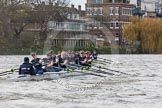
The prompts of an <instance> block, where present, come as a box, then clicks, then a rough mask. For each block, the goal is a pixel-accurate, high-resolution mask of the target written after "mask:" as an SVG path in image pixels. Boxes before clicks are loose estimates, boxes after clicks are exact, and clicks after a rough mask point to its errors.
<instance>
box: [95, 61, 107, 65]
mask: <svg viewBox="0 0 162 108" xmlns="http://www.w3.org/2000/svg"><path fill="white" fill-rule="evenodd" d="M97 63H100V64H103V65H106V63H103V62H99V61H93V62H92V64H97Z"/></svg>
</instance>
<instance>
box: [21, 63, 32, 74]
mask: <svg viewBox="0 0 162 108" xmlns="http://www.w3.org/2000/svg"><path fill="white" fill-rule="evenodd" d="M19 74H20V75H21V74H29V75H35V72H34V68H33V65H32V64H30V63H23V64H22V65H21V66H20V68H19Z"/></svg>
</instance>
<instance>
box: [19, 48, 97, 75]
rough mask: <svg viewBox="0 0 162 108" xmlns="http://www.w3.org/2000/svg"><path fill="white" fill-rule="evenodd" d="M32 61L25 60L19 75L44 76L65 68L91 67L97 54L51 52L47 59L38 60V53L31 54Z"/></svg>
mask: <svg viewBox="0 0 162 108" xmlns="http://www.w3.org/2000/svg"><path fill="white" fill-rule="evenodd" d="M31 56H32V58H33V59H32V60H31V63H29V58H28V57H25V58H24V63H23V64H22V65H21V66H20V68H19V74H20V75H21V74H23V75H24V74H30V75H36V74H43V73H44V72H59V71H61V70H63V69H65V68H73V67H78V66H91V63H92V61H93V60H97V53H96V51H93V53H92V54H91V52H90V51H86V52H85V51H80V52H78V51H76V52H74V51H68V52H67V53H66V52H65V51H62V52H58V54H57V55H55V54H54V51H53V50H51V51H49V52H47V54H46V58H43V59H41V58H38V57H37V55H36V53H31Z"/></svg>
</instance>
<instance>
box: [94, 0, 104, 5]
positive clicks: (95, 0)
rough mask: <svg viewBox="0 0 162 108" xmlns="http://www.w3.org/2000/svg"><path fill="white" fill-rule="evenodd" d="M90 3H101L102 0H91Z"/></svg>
mask: <svg viewBox="0 0 162 108" xmlns="http://www.w3.org/2000/svg"><path fill="white" fill-rule="evenodd" d="M91 2H92V4H96V3H103V0H91Z"/></svg>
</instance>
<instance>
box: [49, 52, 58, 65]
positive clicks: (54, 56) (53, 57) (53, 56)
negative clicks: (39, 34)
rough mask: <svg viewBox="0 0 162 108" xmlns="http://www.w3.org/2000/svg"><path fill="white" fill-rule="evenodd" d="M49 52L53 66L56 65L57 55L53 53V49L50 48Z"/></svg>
mask: <svg viewBox="0 0 162 108" xmlns="http://www.w3.org/2000/svg"><path fill="white" fill-rule="evenodd" d="M50 53H51V56H52V59H53V66H54V67H58V62H59V57H57V56H56V55H55V54H54V51H53V50H50Z"/></svg>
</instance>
